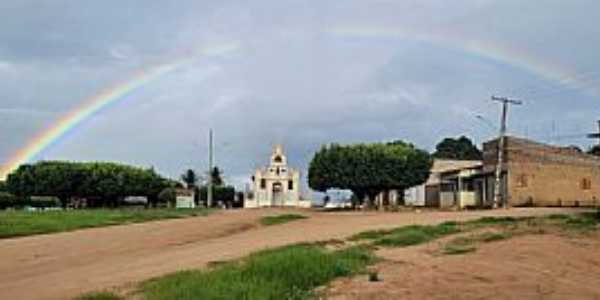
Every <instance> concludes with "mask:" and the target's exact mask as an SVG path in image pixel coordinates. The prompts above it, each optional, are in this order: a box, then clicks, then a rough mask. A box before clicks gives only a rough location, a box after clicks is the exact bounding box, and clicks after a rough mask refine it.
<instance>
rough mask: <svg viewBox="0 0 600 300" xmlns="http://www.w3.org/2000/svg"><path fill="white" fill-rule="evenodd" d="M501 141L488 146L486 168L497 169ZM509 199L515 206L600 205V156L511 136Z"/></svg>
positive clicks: (507, 159) (510, 203) (486, 149)
mask: <svg viewBox="0 0 600 300" xmlns="http://www.w3.org/2000/svg"><path fill="white" fill-rule="evenodd" d="M496 145H497V143H496V141H492V142H489V143H486V144H485V145H484V171H492V170H493V169H494V166H495V163H496V159H495V156H496V155H497V150H496V149H497V146H496ZM506 145H507V147H506V148H507V150H506V164H505V166H504V168H503V169H504V170H505V171H506V172H507V185H508V186H507V192H508V201H509V205H511V206H522V205H532V206H595V205H598V204H600V202H599V199H600V158H598V157H596V156H592V155H588V154H584V153H580V152H578V151H576V150H574V149H572V148H562V147H556V146H549V145H544V144H540V143H536V142H533V141H529V140H525V139H520V138H514V137H509V138H507V144H506Z"/></svg>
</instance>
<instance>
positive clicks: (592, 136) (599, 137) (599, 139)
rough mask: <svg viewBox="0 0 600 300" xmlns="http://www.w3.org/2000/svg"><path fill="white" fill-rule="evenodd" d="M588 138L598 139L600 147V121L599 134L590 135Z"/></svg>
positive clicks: (599, 122)
mask: <svg viewBox="0 0 600 300" xmlns="http://www.w3.org/2000/svg"><path fill="white" fill-rule="evenodd" d="M587 137H588V138H590V139H598V145H599V146H600V120H599V121H598V132H594V133H590V134H588V135H587Z"/></svg>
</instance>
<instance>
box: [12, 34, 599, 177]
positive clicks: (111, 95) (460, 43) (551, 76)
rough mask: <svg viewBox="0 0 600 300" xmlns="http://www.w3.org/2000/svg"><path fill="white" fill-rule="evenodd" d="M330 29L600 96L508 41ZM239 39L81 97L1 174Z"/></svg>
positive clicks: (573, 74) (568, 71)
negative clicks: (474, 60) (453, 53)
mask: <svg viewBox="0 0 600 300" xmlns="http://www.w3.org/2000/svg"><path fill="white" fill-rule="evenodd" d="M325 33H326V34H330V35H331V36H334V37H340V38H383V39H407V40H412V41H422V42H426V43H429V44H432V45H435V46H439V47H442V48H447V49H453V50H458V51H462V52H465V53H468V54H469V55H472V56H479V57H482V58H487V59H491V60H494V61H497V62H500V63H502V64H506V65H509V66H513V67H516V68H518V69H522V70H525V71H527V72H529V73H531V74H535V75H536V76H539V77H540V78H543V79H546V80H549V81H551V82H554V83H556V84H557V85H558V86H560V87H561V88H568V89H574V90H578V91H580V92H583V93H585V94H588V95H591V96H598V95H600V90H599V89H598V88H595V87H594V86H592V85H590V84H589V82H586V75H585V74H584V76H581V75H577V74H578V73H577V70H575V69H573V68H569V67H567V66H564V65H559V64H558V63H556V62H548V61H545V60H542V59H541V58H539V57H538V56H536V55H533V54H531V53H528V52H527V51H522V50H519V49H516V48H513V47H510V46H509V45H507V44H501V43H496V42H493V41H488V40H485V41H481V40H476V39H469V38H465V37H464V36H461V35H460V34H459V33H455V32H450V31H437V32H423V31H419V30H415V29H410V28H396V27H387V26H360V25H359V26H356V25H342V26H336V27H333V28H330V29H327V30H325ZM237 47H238V45H237V44H227V45H222V46H219V47H212V48H206V49H203V50H201V51H200V52H199V53H197V54H194V55H191V56H192V58H191V59H190V58H187V59H183V60H177V61H175V62H172V63H169V64H164V65H159V66H155V67H152V68H149V69H145V70H142V71H140V72H138V73H137V74H134V76H132V78H131V79H129V80H126V81H125V82H123V83H120V84H117V85H115V86H113V87H110V88H108V89H106V90H104V91H103V92H101V93H99V94H97V95H95V96H93V97H91V98H90V99H87V100H85V101H83V102H82V104H81V105H80V106H78V107H76V108H75V109H73V110H72V111H70V112H69V113H68V114H66V115H65V116H64V117H62V118H61V119H60V120H59V121H58V122H56V123H55V124H53V125H52V126H51V127H49V128H48V129H46V130H44V131H42V132H40V133H39V134H38V135H37V136H36V137H34V138H33V139H31V140H30V141H29V142H28V143H27V145H26V146H25V147H24V148H22V149H21V150H19V151H18V152H17V153H15V154H14V155H13V156H12V157H11V158H10V159H9V160H8V162H7V163H6V165H5V167H4V169H3V170H2V169H0V179H2V178H3V177H5V176H6V175H7V174H8V173H9V172H11V171H13V170H15V169H16V168H17V167H18V166H19V165H21V164H23V163H26V162H28V161H32V160H34V159H35V158H36V157H37V156H39V154H40V153H42V152H43V151H44V150H46V149H47V148H48V147H50V146H51V145H52V144H53V143H55V142H57V141H58V140H60V138H61V137H63V136H65V135H66V134H67V133H68V132H69V131H71V130H72V129H74V128H76V127H77V126H78V125H80V124H81V123H82V122H83V121H85V120H86V119H88V118H90V117H92V116H94V115H95V114H97V113H98V112H100V111H101V110H103V109H105V108H107V107H108V106H110V105H111V104H114V103H116V102H118V101H119V100H122V99H123V98H125V96H127V95H129V94H130V93H132V92H134V91H136V90H137V89H140V88H141V87H143V86H145V85H147V84H149V83H151V82H153V81H155V80H157V79H159V78H161V77H162V76H164V75H166V74H169V73H171V72H173V71H175V70H177V69H179V68H181V67H183V66H186V65H189V64H190V63H191V62H193V61H194V60H195V58H197V57H198V56H205V55H215V54H216V55H218V54H219V53H223V52H227V51H230V50H232V49H235V48H237Z"/></svg>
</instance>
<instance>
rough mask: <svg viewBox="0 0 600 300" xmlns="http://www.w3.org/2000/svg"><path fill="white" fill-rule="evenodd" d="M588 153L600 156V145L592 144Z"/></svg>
mask: <svg viewBox="0 0 600 300" xmlns="http://www.w3.org/2000/svg"><path fill="white" fill-rule="evenodd" d="M587 153H588V154H591V155H595V156H600V145H594V146H592V147H591V148H590V149H589V150H588V151H587Z"/></svg>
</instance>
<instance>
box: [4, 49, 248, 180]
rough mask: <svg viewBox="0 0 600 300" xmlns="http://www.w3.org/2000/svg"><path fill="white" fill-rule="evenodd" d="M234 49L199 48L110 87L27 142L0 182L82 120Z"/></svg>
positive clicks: (12, 159)
mask: <svg viewBox="0 0 600 300" xmlns="http://www.w3.org/2000/svg"><path fill="white" fill-rule="evenodd" d="M237 48H239V44H238V43H228V44H222V45H218V46H212V47H206V48H202V49H200V50H199V51H194V52H193V53H190V54H187V55H186V56H184V58H181V59H177V60H174V61H171V62H169V63H165V64H161V65H158V66H153V67H149V68H146V69H142V70H140V71H138V72H136V73H135V74H133V75H132V76H131V77H130V78H129V79H128V80H125V81H124V82H120V83H118V84H116V85H114V86H111V87H109V88H107V89H105V90H103V91H101V92H100V93H98V94H96V95H94V96H93V97H91V98H89V99H86V100H84V101H82V104H81V105H79V106H77V107H75V108H73V109H72V110H71V111H69V112H68V113H67V114H65V115H64V116H62V117H61V118H60V119H59V120H58V121H57V122H55V123H54V124H52V125H51V126H50V127H49V128H47V129H45V130H43V131H41V132H40V133H38V134H37V135H36V136H35V137H33V138H32V139H30V140H29V141H28V142H27V144H26V146H25V147H23V148H22V149H20V150H19V151H17V152H16V153H15V154H14V155H12V156H11V157H10V158H9V160H8V161H7V162H6V163H5V165H4V167H3V168H2V169H0V180H2V179H5V178H6V177H7V175H8V174H9V173H10V172H12V171H13V170H15V169H17V168H18V167H19V166H20V165H21V164H24V163H27V162H29V161H33V160H34V159H35V158H36V157H37V156H39V155H40V154H41V153H42V152H43V151H44V150H46V149H47V148H49V147H50V146H51V145H53V144H54V143H56V142H57V141H59V140H60V139H61V137H63V136H65V135H67V134H68V133H69V132H70V131H72V130H73V129H75V128H77V127H78V126H79V125H80V124H81V123H83V122H84V121H85V120H87V119H89V118H91V117H93V116H94V115H96V114H98V113H99V112H101V111H102V110H104V109H106V108H108V107H110V106H111V105H113V104H115V103H117V102H119V101H120V100H122V99H125V98H127V97H126V96H128V95H130V94H132V93H133V92H135V91H136V90H138V89H140V88H142V87H144V86H146V85H148V84H150V83H151V82H154V81H156V80H158V79H160V78H162V77H163V76H165V75H167V74H170V73H172V72H174V71H176V70H179V69H181V68H182V67H185V66H188V65H190V64H193V63H194V62H196V61H197V60H198V59H199V58H201V57H206V56H217V55H221V54H225V53H227V52H230V51H233V50H236V49H237Z"/></svg>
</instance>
